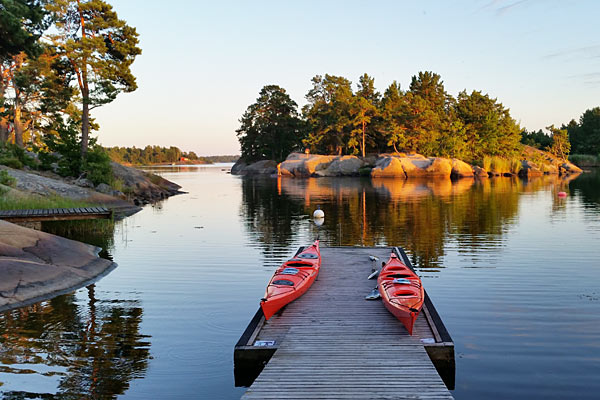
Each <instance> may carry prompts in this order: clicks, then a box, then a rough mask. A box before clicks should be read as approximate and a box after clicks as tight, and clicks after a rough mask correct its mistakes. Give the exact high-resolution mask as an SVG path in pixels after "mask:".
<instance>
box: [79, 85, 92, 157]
mask: <svg viewBox="0 0 600 400" xmlns="http://www.w3.org/2000/svg"><path fill="white" fill-rule="evenodd" d="M88 102H89V96H88V95H84V96H83V114H82V116H81V157H84V156H85V154H86V153H87V149H88V142H89V139H88V138H89V132H90V105H89V104H88Z"/></svg>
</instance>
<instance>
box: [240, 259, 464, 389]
mask: <svg viewBox="0 0 600 400" xmlns="http://www.w3.org/2000/svg"><path fill="white" fill-rule="evenodd" d="M391 251H396V252H397V254H398V256H399V257H401V259H403V260H404V262H405V263H407V265H409V266H410V261H409V260H408V257H406V254H405V253H404V251H403V250H402V249H399V248H390V247H375V248H373V247H371V248H366V247H324V248H322V249H321V258H322V266H321V271H320V275H319V278H318V279H317V281H316V282H315V283H314V284H313V286H312V287H311V288H310V290H309V291H308V292H307V293H306V294H305V295H304V296H302V297H301V298H300V299H298V300H296V301H295V302H293V303H290V304H289V305H287V306H286V307H285V308H283V309H282V310H281V311H280V312H279V313H277V314H275V315H274V316H273V317H271V318H270V319H269V321H265V320H264V316H263V315H262V311H261V310H260V309H259V311H258V312H257V314H256V315H255V316H254V318H253V319H252V321H251V322H250V324H249V326H248V327H247V328H246V331H245V332H244V333H243V335H242V337H241V338H240V340H239V341H238V343H237V345H236V346H235V350H234V370H235V371H234V372H235V378H236V385H238V386H250V385H251V386H250V388H249V389H248V390H247V391H246V393H245V394H244V396H243V397H242V399H334V398H335V399H346V398H347V399H373V398H377V399H403V398H411V399H451V398H452V395H451V394H450V392H449V391H448V388H450V389H453V387H454V343H453V342H452V339H451V338H450V335H449V334H448V332H447V330H446V328H445V327H444V324H443V322H442V321H441V319H440V317H439V315H438V314H437V311H436V310H435V307H434V306H433V304H432V302H431V300H430V299H429V297H428V296H427V298H426V302H425V305H424V307H423V310H422V312H421V314H420V315H419V318H418V319H417V322H416V324H415V328H414V332H413V333H414V334H413V336H409V335H408V332H407V331H406V329H405V328H404V326H403V325H402V324H401V323H400V322H399V321H398V320H396V319H395V318H394V317H393V316H392V315H391V314H390V313H389V312H388V311H387V310H386V309H385V307H384V306H383V304H382V303H381V300H371V301H367V300H365V296H366V295H367V294H369V293H370V292H371V290H372V289H373V288H374V287H375V285H376V280H367V276H368V275H369V273H370V272H371V268H372V265H371V261H370V260H369V257H368V256H369V255H374V256H377V257H379V259H380V260H379V261H378V263H379V266H380V265H381V261H386V260H387V259H388V258H389V255H390V252H391ZM331 288H336V290H335V291H332V290H331ZM265 364H266V365H265ZM263 367H264V369H263ZM261 370H262V372H261ZM258 374H260V375H258ZM257 375H258V377H256V376H257ZM444 382H445V383H444Z"/></svg>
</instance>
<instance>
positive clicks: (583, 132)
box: [562, 107, 600, 155]
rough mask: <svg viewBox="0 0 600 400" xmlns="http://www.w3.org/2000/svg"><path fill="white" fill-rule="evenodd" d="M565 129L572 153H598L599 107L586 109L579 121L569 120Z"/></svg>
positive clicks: (599, 133) (599, 147) (599, 138)
mask: <svg viewBox="0 0 600 400" xmlns="http://www.w3.org/2000/svg"><path fill="white" fill-rule="evenodd" d="M562 129H567V131H568V133H569V140H570V142H571V145H572V146H573V148H572V150H573V153H574V154H593V155H598V154H600V107H595V108H592V109H591V110H586V111H585V112H584V113H583V114H582V115H581V117H580V118H579V123H577V122H575V121H571V122H570V123H569V124H568V125H567V126H563V127H562Z"/></svg>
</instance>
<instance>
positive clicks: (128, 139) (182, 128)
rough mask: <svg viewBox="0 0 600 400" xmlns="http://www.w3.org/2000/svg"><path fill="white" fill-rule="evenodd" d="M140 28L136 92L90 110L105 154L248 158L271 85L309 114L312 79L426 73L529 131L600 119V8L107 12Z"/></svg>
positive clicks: (273, 5) (123, 1)
mask: <svg viewBox="0 0 600 400" xmlns="http://www.w3.org/2000/svg"><path fill="white" fill-rule="evenodd" d="M108 1H109V2H110V3H111V4H112V5H113V7H114V9H115V10H116V11H117V13H118V14H119V16H120V17H121V18H122V19H125V20H126V21H127V22H128V24H129V25H131V26H134V27H136V28H137V31H138V33H139V34H140V47H141V48H142V51H143V53H142V55H141V56H139V57H138V58H137V59H136V61H135V63H134V64H133V67H132V69H133V72H134V74H135V75H136V76H137V82H138V86H139V88H138V90H137V91H135V92H133V93H128V94H121V95H120V96H119V97H118V98H117V100H115V101H114V102H113V103H111V104H109V105H106V106H104V107H102V108H99V109H96V110H93V114H92V116H93V117H95V118H96V120H97V122H99V123H100V126H101V128H100V132H99V133H98V136H99V140H100V143H101V144H103V145H105V146H116V145H120V146H134V145H135V146H137V147H143V146H145V145H147V144H156V145H161V146H168V145H174V146H177V147H179V148H181V149H182V150H185V151H190V150H192V151H195V152H196V153H197V154H198V155H216V154H239V146H238V142H237V139H236V136H235V130H236V129H237V128H238V126H239V122H238V119H239V118H240V116H241V115H242V113H243V112H244V111H245V109H246V108H247V107H248V105H250V104H251V103H253V102H254V101H255V100H256V98H257V96H258V92H259V91H260V89H261V88H262V87H263V86H265V85H267V84H276V85H279V86H281V87H283V88H285V89H286V90H287V91H288V93H289V94H290V96H291V97H292V99H294V100H295V101H296V102H297V103H298V104H299V106H302V105H304V104H305V103H306V100H305V99H304V96H305V94H306V92H307V91H308V90H309V89H310V87H311V84H310V79H311V78H312V77H313V76H315V75H317V74H321V75H324V74H326V73H328V74H333V75H341V76H344V77H346V78H348V79H350V80H351V81H352V82H357V81H358V77H359V76H360V75H362V74H363V73H365V72H366V73H368V74H369V75H371V76H372V77H374V78H375V85H376V87H377V89H378V90H380V91H381V92H383V91H384V90H385V88H386V87H387V86H388V85H389V84H390V83H391V82H392V81H394V80H397V81H398V82H399V83H400V84H401V87H402V89H406V88H407V87H408V84H409V83H410V79H411V77H412V76H413V75H415V74H417V73H418V72H419V71H433V72H436V73H438V74H440V75H441V76H442V79H443V81H444V85H445V87H446V90H447V91H448V92H449V93H450V94H452V95H454V96H456V95H457V94H458V92H460V91H461V90H463V89H466V90H467V91H468V92H470V91H472V90H481V91H483V92H484V93H488V94H489V95H490V96H492V97H495V98H497V99H498V100H499V101H500V102H502V103H503V104H504V106H506V107H508V108H510V110H511V115H512V116H513V118H515V119H516V120H517V121H519V122H520V124H521V126H522V127H524V128H527V129H529V130H534V129H535V130H537V129H542V128H544V127H546V126H548V125H550V124H555V125H560V124H562V123H567V122H569V121H570V120H571V119H577V118H579V116H580V115H581V114H582V113H583V112H584V111H585V110H586V109H589V108H592V107H597V106H600V23H599V22H598V16H599V15H600V1H597V0H571V1H569V0H480V1H459V0H451V1H450V0H439V1H437V0H418V1H417V0H411V1H401V0H396V1H375V0H372V1H350V0H345V1H326V0H322V1H307V0H302V1H295V2H292V1H284V0H279V1H259V0H257V1H235V2H234V1H194V0H172V1H170V2H166V1H164V0H163V1H157V0H108Z"/></svg>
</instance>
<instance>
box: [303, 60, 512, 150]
mask: <svg viewBox="0 0 600 400" xmlns="http://www.w3.org/2000/svg"><path fill="white" fill-rule="evenodd" d="M312 82H313V88H312V89H311V90H310V91H309V92H308V94H307V96H306V98H307V100H308V101H309V104H307V105H306V106H305V108H304V116H305V118H306V120H307V122H308V124H309V126H310V134H309V136H308V138H307V139H306V140H305V142H304V143H305V144H306V145H308V146H310V147H311V149H312V150H313V151H315V152H326V153H329V154H332V153H338V154H342V153H343V154H357V153H359V150H360V152H361V153H362V154H364V153H365V152H368V151H369V150H371V151H372V150H376V151H390V150H393V151H396V152H399V151H407V152H417V153H421V154H423V155H426V156H443V157H457V158H463V159H467V160H469V161H474V160H477V159H481V157H482V156H483V155H484V154H490V155H498V156H504V157H510V156H512V155H514V154H516V153H517V152H518V150H519V138H520V136H519V132H520V129H519V127H518V125H517V124H516V122H515V121H514V120H513V119H512V118H511V117H510V114H509V111H508V109H505V108H504V107H503V106H502V104H500V103H497V102H496V100H495V99H491V98H490V97H489V96H488V95H483V94H481V92H473V93H472V94H471V95H467V94H466V92H462V93H461V94H460V95H459V99H458V101H457V100H455V99H454V98H453V97H452V96H450V95H449V94H448V93H447V92H446V91H445V89H444V84H443V81H442V79H441V77H440V76H439V75H438V74H435V73H433V72H429V71H428V72H419V74H418V75H415V76H413V77H412V81H411V84H410V89H409V90H408V91H407V92H402V91H401V90H400V86H399V85H398V84H397V83H396V82H394V83H392V84H391V85H390V86H389V87H388V88H387V89H386V91H385V93H384V95H383V97H382V96H380V95H379V93H377V92H376V91H375V89H374V85H373V82H374V80H373V79H372V78H370V77H369V76H368V75H366V74H365V75H363V76H361V78H360V79H359V85H358V88H359V90H358V91H357V92H356V94H354V93H353V92H352V88H351V82H350V81H348V80H347V79H345V78H343V77H338V76H332V75H325V77H324V78H323V77H322V76H320V75H318V76H316V77H314V78H313V80H312ZM363 134H364V136H365V144H364V146H363V144H362V136H363ZM363 147H364V148H363Z"/></svg>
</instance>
